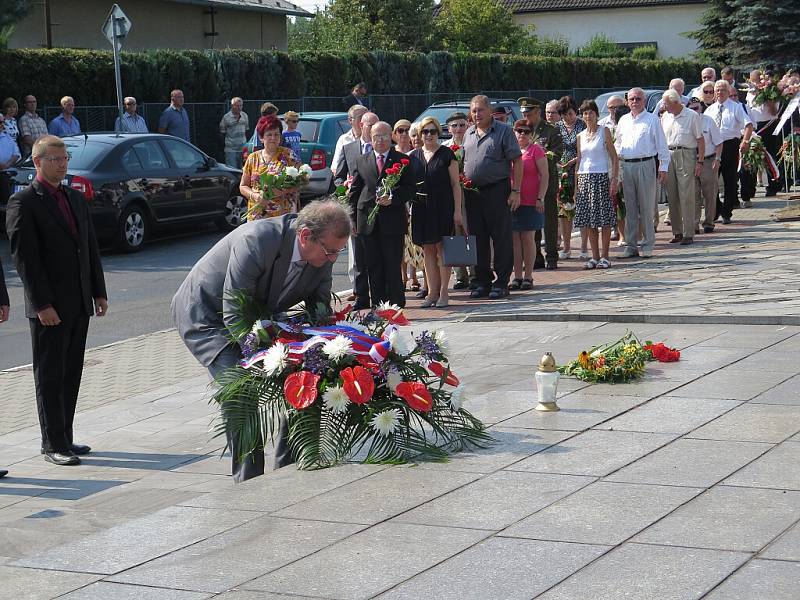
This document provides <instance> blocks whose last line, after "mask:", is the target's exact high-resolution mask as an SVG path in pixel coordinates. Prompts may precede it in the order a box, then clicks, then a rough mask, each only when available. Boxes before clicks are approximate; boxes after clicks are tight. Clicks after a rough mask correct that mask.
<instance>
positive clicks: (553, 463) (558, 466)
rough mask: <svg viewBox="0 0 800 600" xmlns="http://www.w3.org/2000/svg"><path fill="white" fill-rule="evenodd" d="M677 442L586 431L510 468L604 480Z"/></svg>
mask: <svg viewBox="0 0 800 600" xmlns="http://www.w3.org/2000/svg"><path fill="white" fill-rule="evenodd" d="M673 439H675V436H674V435H668V434H647V433H638V432H631V431H604V430H594V429H593V430H589V431H584V432H583V433H580V434H578V435H576V436H575V437H572V438H570V439H568V440H565V441H563V442H560V443H558V444H556V445H554V446H551V447H550V448H548V449H546V450H544V451H542V452H540V453H538V454H534V455H533V456H531V457H530V458H526V459H525V460H522V461H520V462H518V463H515V464H513V465H511V466H510V467H508V469H509V470H513V471H532V472H539V473H565V474H572V475H593V476H595V477H602V476H603V475H607V474H608V473H611V472H612V471H615V470H617V469H619V468H620V467H623V466H625V465H627V464H628V463H631V462H633V461H635V460H636V459H638V458H640V457H642V456H644V455H646V454H649V453H650V452H652V451H654V450H656V449H657V448H660V447H661V446H663V445H665V444H668V443H669V442H670V441H672V440H673Z"/></svg>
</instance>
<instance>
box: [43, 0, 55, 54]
mask: <svg viewBox="0 0 800 600" xmlns="http://www.w3.org/2000/svg"><path fill="white" fill-rule="evenodd" d="M44 43H45V48H52V47H53V21H52V18H51V16H50V0H44Z"/></svg>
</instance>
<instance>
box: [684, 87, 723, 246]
mask: <svg viewBox="0 0 800 600" xmlns="http://www.w3.org/2000/svg"><path fill="white" fill-rule="evenodd" d="M702 107H703V104H702V103H701V102H698V101H696V100H695V101H694V102H690V103H689V108H690V109H691V110H693V111H695V112H697V113H698V114H699V115H700V119H701V121H700V122H701V126H702V128H703V144H704V145H705V152H704V154H705V156H704V157H703V163H702V168H701V169H700V175H699V176H698V178H697V181H696V183H695V190H696V201H695V209H694V227H695V231H698V230H699V229H700V211H701V210H705V216H704V218H703V223H702V225H703V231H704V232H705V233H711V232H712V231H714V219H716V218H717V196H718V194H719V162H720V161H719V159H720V155H721V154H722V134H720V132H719V127H717V124H716V123H714V120H713V119H712V118H711V117H709V116H708V115H705V114H701V113H702Z"/></svg>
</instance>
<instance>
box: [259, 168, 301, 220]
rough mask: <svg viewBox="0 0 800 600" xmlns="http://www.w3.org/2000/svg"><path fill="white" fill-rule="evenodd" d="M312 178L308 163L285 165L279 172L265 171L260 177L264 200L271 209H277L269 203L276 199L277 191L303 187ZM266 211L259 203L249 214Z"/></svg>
mask: <svg viewBox="0 0 800 600" xmlns="http://www.w3.org/2000/svg"><path fill="white" fill-rule="evenodd" d="M310 179H311V167H310V166H308V165H301V166H300V167H293V166H285V167H283V168H282V169H281V170H280V171H279V172H278V173H270V172H264V173H262V174H261V176H260V177H259V182H260V184H261V194H262V196H263V198H264V199H263V202H264V203H266V204H267V205H268V208H269V209H270V210H276V209H277V208H278V207H277V206H274V207H269V203H271V202H272V201H273V200H274V199H275V192H276V191H278V190H295V189H297V188H301V187H303V186H304V185H308V182H309V180H310ZM264 212H265V207H264V206H263V205H262V204H261V203H257V204H255V205H253V207H252V208H251V209H250V210H249V211H248V216H259V215H261V214H263V213H264Z"/></svg>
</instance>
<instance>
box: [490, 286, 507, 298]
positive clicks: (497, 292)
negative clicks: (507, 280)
mask: <svg viewBox="0 0 800 600" xmlns="http://www.w3.org/2000/svg"><path fill="white" fill-rule="evenodd" d="M506 296H508V290H507V289H503V288H492V291H491V292H489V300H499V299H500V298H505V297H506Z"/></svg>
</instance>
